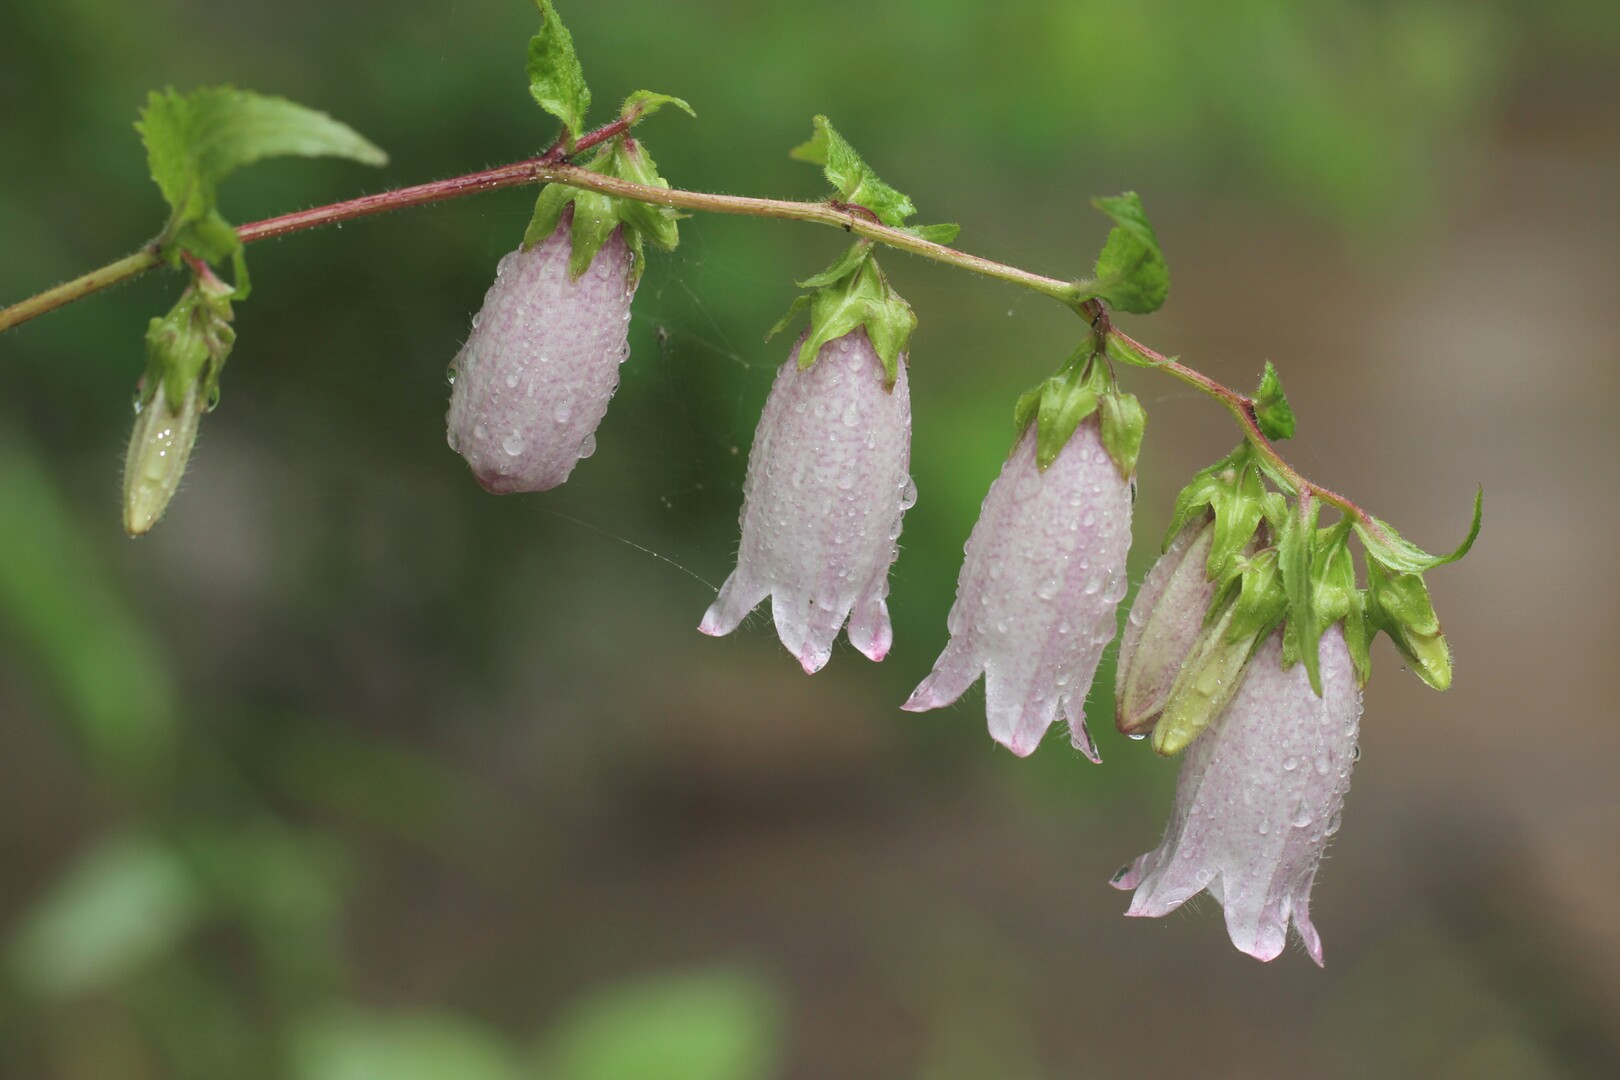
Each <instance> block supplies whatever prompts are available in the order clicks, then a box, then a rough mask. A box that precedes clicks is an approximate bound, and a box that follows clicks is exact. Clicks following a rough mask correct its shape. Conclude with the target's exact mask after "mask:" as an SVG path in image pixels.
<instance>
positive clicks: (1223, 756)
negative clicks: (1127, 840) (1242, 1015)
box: [1113, 624, 1361, 965]
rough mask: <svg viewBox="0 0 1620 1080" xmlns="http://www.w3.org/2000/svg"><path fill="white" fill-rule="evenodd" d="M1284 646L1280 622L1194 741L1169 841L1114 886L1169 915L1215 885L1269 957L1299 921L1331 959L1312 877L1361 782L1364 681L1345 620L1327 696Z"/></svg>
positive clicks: (1145, 909) (1313, 951)
mask: <svg viewBox="0 0 1620 1080" xmlns="http://www.w3.org/2000/svg"><path fill="white" fill-rule="evenodd" d="M1282 651H1283V631H1281V630H1278V631H1275V632H1274V633H1272V634H1271V635H1270V636H1269V637H1267V639H1266V641H1265V642H1264V643H1263V644H1262V645H1261V647H1260V649H1259V650H1258V651H1257V652H1256V653H1255V655H1254V657H1253V659H1252V660H1251V661H1250V663H1249V666H1248V669H1247V671H1246V673H1245V674H1244V676H1243V681H1242V684H1241V685H1240V686H1239V687H1238V690H1237V693H1236V694H1235V695H1234V696H1233V698H1232V700H1231V701H1230V703H1228V704H1227V706H1226V708H1225V710H1224V711H1223V712H1222V713H1221V715H1220V716H1219V717H1217V718H1216V720H1215V722H1214V723H1213V724H1212V725H1211V726H1210V728H1209V729H1208V730H1206V731H1205V732H1204V733H1203V734H1202V735H1201V736H1199V737H1198V739H1197V740H1196V741H1195V742H1194V743H1193V744H1192V746H1191V747H1190V748H1188V750H1187V752H1186V759H1185V760H1184V761H1183V762H1182V766H1181V776H1180V778H1179V780H1178V781H1177V784H1176V798H1175V808H1174V810H1173V811H1172V813H1171V817H1170V826H1169V828H1168V829H1167V830H1166V832H1165V835H1164V840H1163V841H1162V842H1161V843H1160V844H1159V846H1158V847H1157V848H1156V849H1154V850H1153V851H1151V852H1148V853H1147V854H1146V855H1143V856H1141V857H1140V858H1138V859H1137V860H1136V861H1135V862H1134V863H1132V864H1131V865H1130V866H1128V867H1126V868H1125V869H1124V870H1122V871H1121V872H1120V873H1119V875H1117V876H1116V877H1115V879H1114V882H1113V884H1114V886H1115V887H1116V888H1120V889H1135V890H1136V894H1135V895H1134V896H1133V897H1132V898H1131V906H1130V909H1129V910H1128V911H1127V912H1126V914H1128V915H1149V916H1159V915H1165V914H1168V913H1169V912H1171V911H1174V910H1175V909H1176V908H1178V907H1180V906H1181V905H1182V904H1184V903H1186V902H1187V901H1188V900H1190V899H1192V898H1193V897H1194V896H1196V895H1197V894H1198V893H1200V892H1203V891H1206V890H1207V891H1208V892H1209V893H1210V895H1211V896H1213V897H1215V899H1216V900H1217V901H1219V902H1220V904H1221V906H1222V907H1223V908H1224V909H1225V911H1226V929H1227V933H1228V934H1229V935H1230V937H1231V939H1232V944H1233V945H1236V946H1237V947H1238V949H1240V950H1241V951H1243V952H1245V953H1248V954H1249V955H1250V956H1253V957H1256V958H1257V959H1260V960H1271V959H1274V958H1276V957H1277V956H1278V955H1279V954H1280V953H1281V952H1282V950H1283V946H1284V945H1285V944H1286V943H1287V937H1288V927H1289V924H1290V923H1292V924H1293V926H1294V929H1296V930H1297V931H1298V932H1299V936H1300V938H1301V940H1302V941H1303V942H1304V945H1305V951H1306V952H1307V953H1309V954H1310V956H1311V959H1313V960H1315V961H1316V962H1317V964H1319V965H1320V964H1321V963H1322V942H1321V939H1320V937H1318V935H1317V933H1316V928H1315V927H1314V926H1313V925H1312V924H1311V918H1310V897H1311V884H1312V882H1313V881H1314V880H1315V878H1316V868H1317V866H1318V865H1319V864H1320V863H1321V861H1322V852H1323V850H1324V849H1325V848H1326V847H1327V841H1328V838H1329V837H1330V836H1332V835H1333V834H1334V833H1335V832H1337V831H1338V828H1339V811H1340V808H1341V807H1342V806H1343V805H1344V796H1345V792H1346V791H1348V790H1349V787H1350V770H1351V765H1352V763H1353V762H1354V761H1355V757H1356V736H1357V732H1358V730H1359V724H1360V719H1361V691H1360V690H1359V689H1358V687H1357V684H1356V676H1355V670H1354V667H1353V665H1352V662H1351V657H1350V649H1349V647H1348V646H1347V645H1346V643H1345V638H1344V632H1343V629H1342V627H1341V626H1340V625H1338V624H1335V625H1334V626H1332V627H1330V628H1329V629H1328V630H1327V631H1326V632H1325V633H1324V634H1323V635H1322V639H1321V642H1320V645H1319V649H1318V656H1319V658H1320V661H1321V675H1322V695H1321V696H1320V697H1318V696H1317V695H1316V694H1315V693H1314V692H1313V691H1312V689H1311V684H1310V678H1309V676H1308V674H1307V673H1306V670H1305V665H1304V664H1294V665H1293V666H1292V667H1289V668H1286V669H1285V668H1284V667H1283V666H1282Z"/></svg>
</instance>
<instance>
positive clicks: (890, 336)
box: [765, 244, 917, 387]
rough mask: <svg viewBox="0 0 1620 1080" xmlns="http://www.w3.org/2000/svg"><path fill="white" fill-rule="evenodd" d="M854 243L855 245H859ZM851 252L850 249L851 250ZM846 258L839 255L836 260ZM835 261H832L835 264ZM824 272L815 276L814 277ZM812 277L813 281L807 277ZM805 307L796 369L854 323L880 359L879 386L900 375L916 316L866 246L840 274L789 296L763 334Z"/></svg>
mask: <svg viewBox="0 0 1620 1080" xmlns="http://www.w3.org/2000/svg"><path fill="white" fill-rule="evenodd" d="M859 246H860V245H859V244H857V245H855V247H859ZM851 250H853V249H851ZM845 258H848V253H847V252H846V253H845V256H844V257H843V258H840V260H839V261H840V262H843V261H844V260H845ZM837 265H838V263H835V264H834V266H835V267H836V266H837ZM824 276H825V274H818V275H816V277H817V278H821V277H824ZM811 280H815V279H811ZM806 308H808V309H809V311H810V329H809V332H808V334H807V335H806V336H805V339H804V341H803V342H802V343H800V345H799V353H798V357H799V367H800V368H801V369H803V368H807V367H809V366H810V365H812V364H814V363H815V362H816V358H817V357H818V356H819V355H820V354H821V347H822V346H823V345H825V344H827V342H829V341H832V340H834V339H836V338H841V337H843V336H844V335H845V334H847V333H849V332H850V331H852V330H855V329H857V328H860V327H864V328H865V329H866V336H867V338H868V340H870V341H871V342H872V348H873V349H875V350H876V351H877V354H878V359H879V360H880V361H881V362H882V363H883V373H884V385H886V386H890V387H892V386H893V385H894V382H895V380H896V379H898V378H899V377H900V354H901V353H902V352H904V351H905V348H906V343H907V342H908V341H910V340H911V333H912V331H913V330H915V329H916V328H917V316H916V314H915V313H914V312H913V311H912V310H911V305H910V304H908V303H906V301H905V300H904V298H902V297H901V296H900V294H899V293H897V292H895V291H894V290H893V289H892V288H890V287H889V282H888V279H887V278H885V277H884V276H883V271H882V269H881V268H880V267H879V266H878V263H877V259H876V258H874V257H873V256H872V253H871V250H870V248H868V250H866V251H864V252H861V253H860V256H859V257H858V258H855V259H853V260H852V265H851V267H850V268H849V270H848V271H846V272H845V273H844V275H843V276H842V277H839V278H837V279H835V280H833V281H831V282H829V283H827V284H825V285H821V286H819V287H818V288H816V290H815V291H814V292H812V293H809V294H808V295H800V296H798V297H797V298H795V299H794V301H793V304H792V306H791V307H789V308H788V313H787V314H786V315H784V316H783V317H782V318H781V320H780V321H778V322H777V324H776V325H775V326H773V327H771V329H770V332H769V333H767V334H766V335H765V340H767V341H769V340H770V339H771V338H773V337H775V336H776V335H777V334H779V333H781V332H782V331H783V330H786V329H787V328H788V326H789V325H791V324H792V322H793V320H794V319H795V318H796V317H797V316H798V314H799V312H800V311H803V310H805V309H806Z"/></svg>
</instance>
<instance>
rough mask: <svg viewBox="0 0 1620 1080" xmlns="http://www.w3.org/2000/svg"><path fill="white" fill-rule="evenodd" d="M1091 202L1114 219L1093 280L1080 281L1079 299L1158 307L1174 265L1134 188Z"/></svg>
mask: <svg viewBox="0 0 1620 1080" xmlns="http://www.w3.org/2000/svg"><path fill="white" fill-rule="evenodd" d="M1091 205H1092V206H1095V207H1096V208H1097V209H1098V210H1101V211H1102V212H1103V213H1105V214H1107V215H1108V216H1109V217H1111V218H1113V219H1114V228H1112V229H1110V230H1109V232H1108V240H1107V242H1106V243H1104V244H1103V249H1102V253H1101V254H1099V255H1098V256H1097V265H1096V267H1095V268H1094V269H1093V271H1092V279H1091V280H1090V281H1086V282H1078V283H1077V285H1078V286H1079V289H1080V295H1079V299H1081V300H1089V299H1093V298H1095V299H1099V300H1103V301H1105V302H1106V303H1107V304H1108V305H1109V306H1110V307H1113V308H1117V309H1119V310H1120V311H1128V312H1131V313H1132V314H1135V315H1146V314H1148V313H1150V312H1154V311H1157V310H1159V308H1160V307H1162V306H1163V305H1164V299H1165V297H1166V296H1167V295H1169V293H1170V266H1169V264H1168V263H1166V262H1165V260H1164V252H1162V251H1161V250H1160V249H1159V239H1158V237H1157V236H1155V235H1154V234H1153V226H1152V225H1150V224H1149V223H1148V219H1147V212H1146V211H1145V210H1143V209H1142V200H1141V198H1139V197H1138V196H1137V194H1136V192H1134V191H1127V192H1125V193H1124V194H1123V195H1112V196H1098V197H1097V198H1094V199H1092V200H1091Z"/></svg>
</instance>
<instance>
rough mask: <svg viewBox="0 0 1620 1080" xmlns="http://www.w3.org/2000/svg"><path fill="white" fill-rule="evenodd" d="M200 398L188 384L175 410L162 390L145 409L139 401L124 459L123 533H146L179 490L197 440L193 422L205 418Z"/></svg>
mask: <svg viewBox="0 0 1620 1080" xmlns="http://www.w3.org/2000/svg"><path fill="white" fill-rule="evenodd" d="M200 398H201V394H200V392H199V390H198V387H197V384H196V383H192V384H191V385H190V386H188V387H187V388H186V391H185V395H184V396H183V397H182V398H181V399H180V407H179V408H178V409H174V408H171V407H170V406H169V396H168V395H167V394H165V393H164V392H163V390H162V389H161V388H159V390H158V392H157V393H156V394H153V395H152V397H151V400H150V401H148V402H147V403H146V404H145V405H141V404H140V403H139V401H138V400H137V405H136V407H137V408H138V409H139V410H140V411H139V413H138V415H137V416H136V417H135V432H134V434H133V435H131V436H130V439H129V453H128V454H127V455H125V457H124V531H125V532H127V533H129V535H131V536H141V535H144V534H145V533H147V532H149V531H150V530H151V528H152V526H154V525H156V524H157V523H158V519H160V518H161V517H163V512H164V510H166V509H168V506H169V500H170V499H172V498H174V493H175V491H176V490H177V489H178V488H179V487H180V477H181V476H182V475H183V474H184V473H185V471H186V460H187V459H188V458H189V457H190V456H191V447H192V444H193V443H195V442H196V441H197V422H198V421H199V420H200V419H201V417H202V414H203V403H202V401H201V400H200Z"/></svg>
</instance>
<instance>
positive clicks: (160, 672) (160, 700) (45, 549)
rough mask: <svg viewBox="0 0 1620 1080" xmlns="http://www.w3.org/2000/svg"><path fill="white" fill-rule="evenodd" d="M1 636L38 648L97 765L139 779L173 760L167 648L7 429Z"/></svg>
mask: <svg viewBox="0 0 1620 1080" xmlns="http://www.w3.org/2000/svg"><path fill="white" fill-rule="evenodd" d="M0 633H4V634H6V635H7V636H14V637H15V638H16V639H17V640H19V641H20V642H22V643H23V644H24V645H26V646H27V648H28V649H29V651H30V652H32V654H33V656H34V657H35V658H36V660H37V667H36V668H35V673H36V677H37V678H39V679H40V681H41V682H42V683H44V684H46V685H48V686H49V687H50V688H51V689H52V690H53V691H55V693H56V696H57V698H58V699H59V700H60V701H61V702H62V704H63V706H64V708H65V712H66V714H67V717H68V719H69V720H70V722H71V724H72V727H73V730H74V733H75V734H76V735H77V736H78V738H79V741H80V743H81V744H82V745H83V746H84V748H85V750H86V751H87V753H88V754H89V756H90V757H91V759H92V760H93V761H94V763H95V764H96V765H98V766H100V767H102V768H105V769H108V770H110V771H112V772H114V773H117V774H120V775H123V776H128V777H140V776H146V775H150V772H151V770H153V769H155V768H157V767H159V766H160V765H161V764H162V763H163V762H164V761H166V760H167V757H168V754H169V751H170V749H171V744H172V739H173V736H174V727H175V697H174V688H173V686H172V685H171V683H170V675H169V669H168V666H167V663H166V662H165V659H164V657H163V654H162V653H161V652H160V651H159V649H158V648H157V646H156V645H155V644H154V641H153V637H152V635H151V632H150V631H148V630H147V629H146V628H145V627H143V626H142V625H141V622H140V619H139V618H138V617H137V616H136V614H135V612H134V611H133V610H132V609H131V608H130V606H129V605H128V603H127V602H126V600H125V598H124V597H123V596H122V595H120V593H119V591H118V589H117V587H116V586H115V584H114V582H113V581H112V579H111V576H110V574H109V573H108V570H107V563H106V558H105V556H104V555H103V554H102V553H101V552H100V551H98V550H97V549H96V547H95V546H94V545H93V544H91V543H90V542H89V541H88V539H87V538H86V536H85V534H84V532H83V530H82V528H81V526H80V525H79V523H78V522H76V521H74V520H73V518H72V517H71V516H70V514H69V513H68V510H67V507H66V506H64V505H63V503H62V502H61V500H60V499H59V497H58V495H57V492H56V489H55V487H54V486H53V485H52V482H51V480H50V479H49V478H48V477H47V476H46V475H45V473H44V472H43V470H41V469H40V467H39V465H38V464H37V461H36V458H35V456H34V455H33V454H31V453H30V452H29V451H28V450H27V448H25V447H23V446H21V445H19V444H18V443H17V441H16V439H15V437H14V436H5V435H0Z"/></svg>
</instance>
